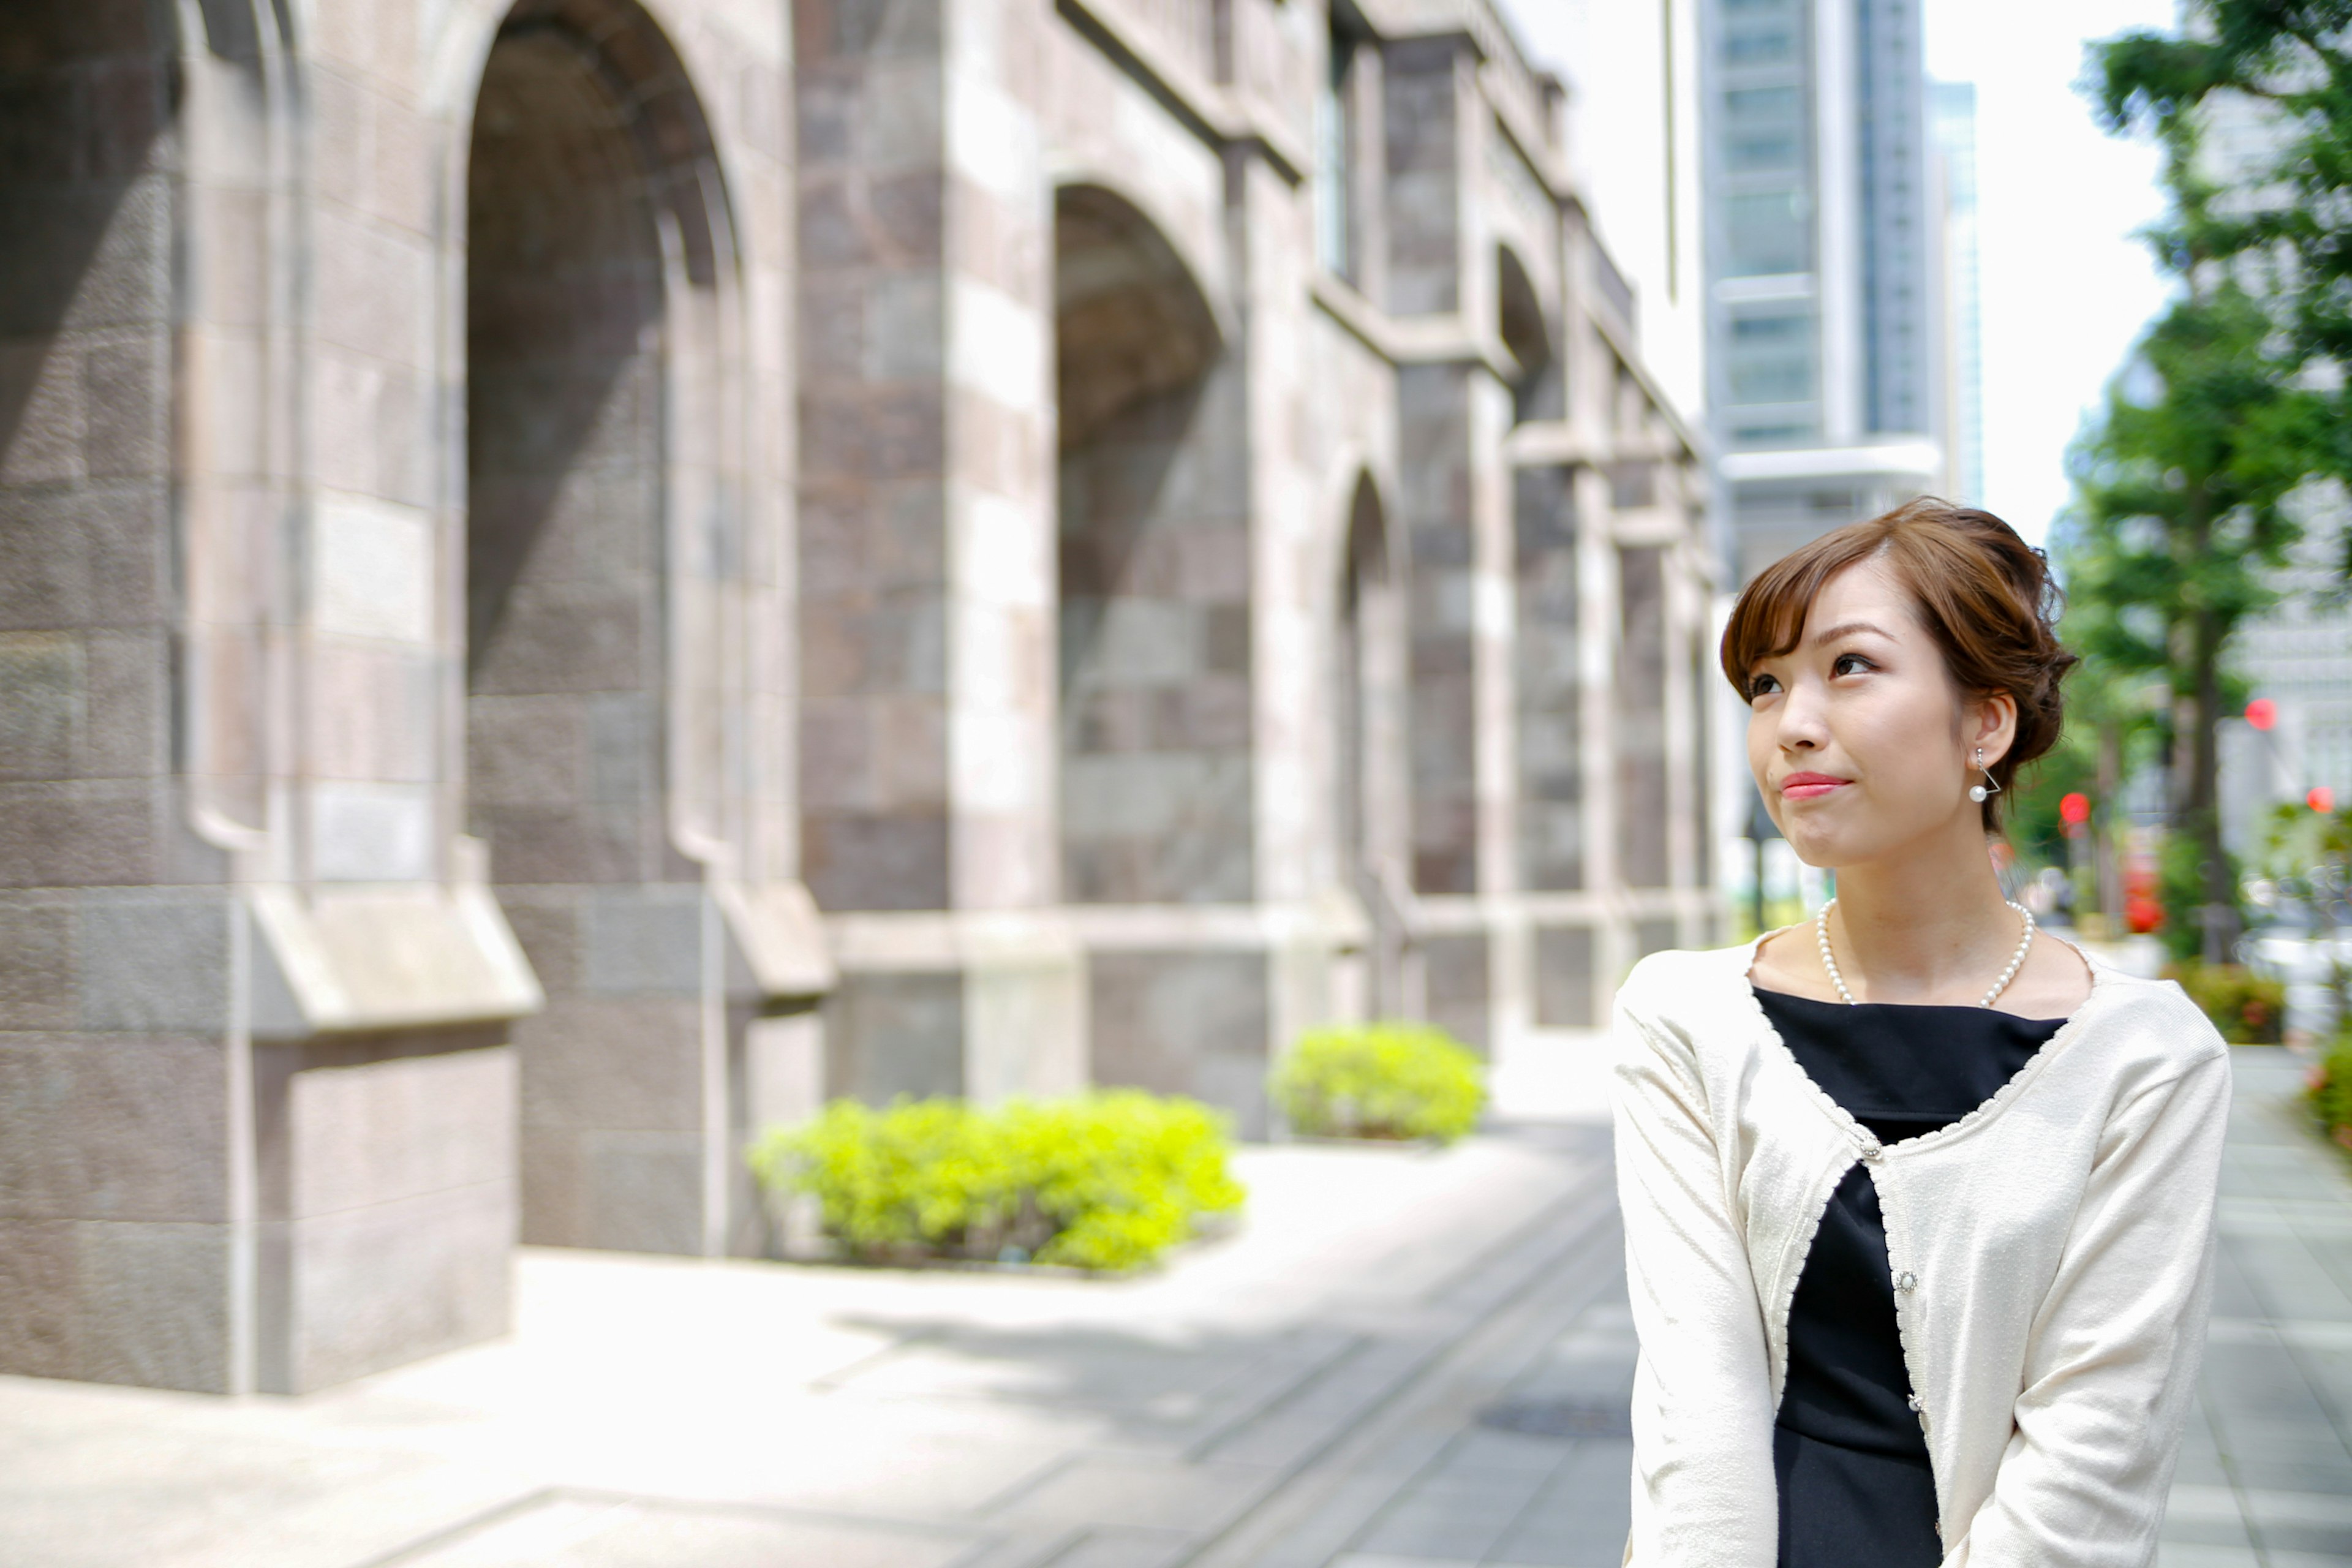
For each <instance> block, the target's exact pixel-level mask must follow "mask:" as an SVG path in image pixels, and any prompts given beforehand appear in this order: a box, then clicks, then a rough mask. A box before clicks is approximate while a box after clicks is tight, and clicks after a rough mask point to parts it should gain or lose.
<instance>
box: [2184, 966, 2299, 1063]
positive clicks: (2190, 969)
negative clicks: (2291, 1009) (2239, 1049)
mask: <svg viewBox="0 0 2352 1568" xmlns="http://www.w3.org/2000/svg"><path fill="white" fill-rule="evenodd" d="M2164 977H2165V978H2166V979H2167V980H2178V981H2179V982H2180V988H2181V989H2182V990H2183V991H2186V992H2188V993H2189V1000H2190V1001H2191V1002H2194V1003H2196V1004H2197V1005H2198V1006H2199V1007H2200V1008H2201V1009H2202V1010H2203V1011H2204V1014H2205V1016H2207V1017H2208V1018H2210V1019H2212V1020H2213V1026H2214V1027H2215V1028H2217V1029H2219V1030H2221V1037H2222V1038H2223V1039H2225V1040H2227V1041H2229V1042H2230V1043H2231V1045H2233V1046H2274V1045H2277V1044H2278V1043H2279V1042H2280V1041H2281V1040H2283V1039H2284V1038H2285V1037H2286V986H2285V985H2284V984H2283V983H2282V982H2279V981H2276V980H2265V979H2263V977H2262V976H2261V975H2259V974H2256V973H2254V972H2253V971H2252V970H2250V969H2248V968H2246V967H2245V966H2244V965H2243V964H2239V963H2198V962H2196V961H2195V960H2193V959H2191V960H2186V961H2183V962H2181V963H2168V964H2166V965H2165V966H2164Z"/></svg>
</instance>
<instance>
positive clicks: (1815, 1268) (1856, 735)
mask: <svg viewBox="0 0 2352 1568" xmlns="http://www.w3.org/2000/svg"><path fill="white" fill-rule="evenodd" d="M2055 597H2056V595H2055V594H2054V591H2053V588H2052V586H2051V584H2049V583H2048V581H2047V579H2046V577H2045V572H2044V565H2043V562H2042V557H2041V554H2040V552H2036V551H2034V550H2032V549H2031V548H2029V547H2028V546H2027V545H2025V544H2024V543H2023V542H2021V541H2020V540H2019V539H2018V537H2017V535H2016V534H2015V533H2013V532H2011V531H2010V529H2009V527H2008V526H2007V525H2006V524H2004V523H2002V522H2001V521H2000V520H1999V519H1998V518H1994V517H1992V516H1990V515H1989V514H1987V513H1984V512H1981V511H1972V510H1962V509H1959V508H1955V507H1950V506H1947V505H1945V504H1943V503H1941V502H1937V501H1919V502H1915V503H1913V504H1912V505H1909V506H1906V507H1904V508H1902V509H1900V510H1896V511H1893V512H1889V513H1888V514H1886V515H1885V516H1884V517H1879V518H1874V519H1872V520H1871V521H1867V522H1859V523H1854V524H1852V525H1850V526H1848V527H1845V528H1843V529H1840V530H1838V531H1835V532H1833V533H1831V534H1829V535H1827V536H1825V537H1823V538H1822V539H1820V540H1817V541H1815V542H1813V543H1811V544H1810V545H1808V546H1806V547H1805V548H1804V549H1802V550H1800V551H1798V552H1795V553H1794V554H1792V555H1790V556H1789V557H1788V558H1786V559H1785V560H1782V561H1780V562H1779V563H1776V564H1775V565H1773V566H1772V567H1771V568H1769V570H1767V571H1766V572H1765V573H1764V574H1762V575H1760V576H1759V577H1758V578H1757V579H1756V581H1755V582H1754V583H1753V584H1750V585H1749V586H1748V589H1747V591H1746V592H1745V593H1743V594H1742V595H1740V598H1739V603H1738V606H1737V607H1736V608H1735V609H1734V611H1733V612H1732V617H1731V624H1730V626H1729V627H1728V629H1727V631H1726V633H1725V635H1724V639H1723V670H1724V674H1725V675H1726V676H1727V677H1728V678H1729V679H1730V680H1731V682H1732V684H1733V685H1734V686H1735V687H1737V688H1738V690H1739V692H1740V694H1741V696H1742V697H1743V698H1744V699H1746V700H1747V701H1748V707H1749V718H1748V764H1749V766H1750V768H1751V769H1752V770H1753V772H1754V773H1755V775H1756V783H1757V786H1758V787H1759V789H1761V790H1762V791H1763V794H1764V801H1765V805H1766V807H1767V809H1768V810H1769V811H1770V813H1771V816H1772V820H1773V822H1774V824H1775V825H1777V826H1779V828H1780V832H1781V834H1782V835H1783V836H1784V837H1786V838H1787V839H1788V841H1789V843H1790V847H1793V848H1794V849H1795V850H1796V852H1797V854H1798V856H1799V858H1801V859H1803V860H1804V861H1805V862H1806V863H1807V864H1809V865H1813V866H1820V867H1823V868H1829V869H1831V870H1832V871H1834V872H1835V873H1836V879H1837V881H1836V886H1837V897H1836V898H1835V899H1834V900H1832V901H1831V903H1830V904H1829V905H1828V906H1827V907H1826V908H1824V909H1823V910H1822V912H1821V915H1820V917H1819V918H1818V919H1817V920H1813V921H1807V922H1805V923H1803V924H1801V925H1798V926H1791V927H1789V928H1786V929H1784V930H1781V931H1773V932H1770V933H1769V934H1767V935H1765V936H1763V937H1761V938H1759V940H1758V941H1757V942H1753V943H1750V944H1749V945H1748V946H1746V947H1741V948H1736V949H1727V950H1724V951H1720V952H1665V953H1658V954H1655V955H1654V956H1653V957H1651V958H1648V959H1646V960H1644V961H1643V963H1641V964H1640V965H1639V966H1638V967H1637V968H1635V970H1634V971H1633V974H1632V975H1631V976H1630V977H1629V978H1628V979H1627V981H1626V983H1625V985H1624V988H1623V990H1622V993H1621V994H1620V996H1619V1000H1618V1014H1617V1024H1616V1027H1617V1032H1618V1036H1619V1046H1620V1053H1621V1059H1620V1064H1619V1066H1618V1068H1617V1073H1616V1081H1615V1096H1616V1123H1617V1161H1618V1184H1619V1191H1620V1196H1621V1200H1622V1204H1623V1206H1624V1214H1625V1232H1626V1259H1627V1269H1628V1274H1629V1279H1630V1284H1631V1288H1632V1295H1633V1317H1634V1322H1635V1326H1636V1328H1637V1329H1638V1330H1639V1332H1640V1335H1641V1343H1642V1354H1641V1361H1640V1364H1639V1367H1638V1369H1637V1371H1636V1373H1635V1378H1634V1394H1633V1536H1632V1539H1631V1541H1630V1542H1628V1544H1627V1549H1626V1561H1627V1562H1628V1563H1633V1564H1639V1565H1641V1568H1650V1565H1652V1564H1668V1563H1673V1564H1681V1563H1706V1564H1726V1565H1732V1564H1736V1565H1740V1568H1762V1565H1763V1564H1767V1563H1779V1564H1781V1565H1782V1568H1862V1565H1864V1564H1867V1565H1869V1568H1912V1565H1914V1564H1920V1565H1925V1564H1934V1563H1945V1564H1947V1565H1948V1568H1961V1565H1975V1568H2021V1565H2024V1564H2067V1565H2070V1568H2072V1565H2076V1564H2108V1563H2114V1564H2126V1563H2130V1564H2138V1563H2147V1562H2148V1561H2149V1559H2150V1558H2151V1557H2152V1556H2153V1554H2154V1552H2155V1542H2156V1531H2157V1527H2158V1523H2159V1521H2161V1519H2162V1517H2163V1512H2164V1502H2165V1495H2166V1489H2167V1487H2168V1484H2169V1480H2170V1477H2171V1473H2172V1467H2173V1460H2174V1458H2175V1456H2176V1454H2177V1451H2178V1449H2179V1441H2180V1434H2181V1428H2182V1426H2183V1424H2184V1423H2185V1421H2186V1419H2187V1414H2188V1409H2189V1399H2190V1396H2191V1392H2192V1389H2193V1387H2194V1385H2195V1382H2196V1372H2197V1363H2198V1361H2199V1359H2200V1354H2201V1352H2202V1349H2203V1340H2204V1326H2205V1317H2206V1305H2207V1300H2208V1297H2209V1294H2210V1282H2211V1272H2212V1269H2211V1255H2212V1214H2213V1200H2214V1188H2215V1184H2216V1182H2217V1179H2218V1174H2219V1168H2220V1163H2221V1135H2222V1123H2223V1121H2224V1119H2225V1117H2226V1116H2227V1113H2228V1107H2229V1099H2230V1064H2229V1058H2228V1054H2227V1051H2226V1048H2225V1047H2223V1045H2222V1043H2221V1039H2220V1037H2218V1036H2217V1035H2216V1034H2215V1033H2214V1031H2213V1028H2212V1026H2210V1024H2208V1023H2207V1022H2206V1021H2205V1018H2204V1017H2203V1016H2202V1015H2201V1014H2200V1013H2199V1012H2198V1010H2197V1009H2196V1008H2195V1007H2194V1006H2193V1005H2190V1004H2189V1001H2188V999H2187V998H2186V997H2185V996H2184V995H2183V994H2181V992H2180V990H2179V987H2177V986H2175V985H2173V984H2169V983H2159V982H2155V981H2147V980H2139V979H2135V978H2133V977H2132V976H2130V975H2127V974H2125V973H2121V972H2119V971H2117V970H2115V969H2113V968H2110V967H2108V966H2106V965H2105V964H2103V963H2098V962H2097V961H2095V960H2091V959H2088V958H2086V957H2085V955H2084V954H2083V953H2082V952H2079V951H2078V950H2076V949H2075V948H2074V947H2073V946H2072V945H2071V944H2069V943H2066V942H2059V941H2055V940H2053V939H2051V938H2049V937H2047V936H2046V935H2042V934H2041V933H2038V932H2037V931H2035V929H2034V926H2033V921H2032V916H2031V915H2030V914H2028V913H2027V912H2026V911H2025V910H2023V909H2021V908H2020V907H2018V906H2017V905H2014V904H2010V903H2006V902H2005V901H2004V900H2003V899H2002V897H2001V893H2000V884H1999V882H1998V881H1997V880H1996V879H1995V878H1994V875H1993V871H1992V867H1991V863H1990V858H1989V856H1988V854H1987V838H1988V837H1989V836H1990V834H1992V833H1993V832H1994V831H1995V829H1996V828H1997V826H1998V824H1999V820H2000V804H2001V802H2002V800H2003V799H2004V798H2005V795H2006V792H2007V791H2008V790H2009V788H2010V786H2011V780H2012V779H2013V778H2014V777H2015V775H2016V773H2017V769H2018V767H2019V765H2020V764H2021V763H2026V762H2030V761H2032V759H2033V758H2034V757H2037V756H2039V755H2041V754H2042V752H2046V751H2048V750H2049V749H2050V747H2051V746H2052V745H2053V743H2054V742H2056V740H2057V738H2058V728H2059V718H2060V706H2059V691H2058V687H2059V681H2060V679H2061V678H2062V677H2063V675H2064V674H2065V672H2066V670H2067V668H2069V667H2070V666H2071V665H2072V664H2073V663H2074V658H2073V656H2071V655H2070V654H2068V653H2067V652H2066V651H2065V650H2064V649H2063V648H2062V647H2059V645H2058V642H2057V640H2056V638H2055V637H2054V636H2053V633H2052V630H2051V624H2050V622H2051V615H2052V604H2053V600H2054V599H2055Z"/></svg>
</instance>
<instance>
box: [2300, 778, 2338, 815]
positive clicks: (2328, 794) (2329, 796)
mask: <svg viewBox="0 0 2352 1568" xmlns="http://www.w3.org/2000/svg"><path fill="white" fill-rule="evenodd" d="M2303 803H2304V804H2305V805H2307V806H2309V807H2311V809H2312V810H2314V811H2334V810H2335V809H2336V792H2335V791H2334V790H2332V789H2329V788H2328V787H2327V786H2326V784H2318V785H2315V786H2314V787H2313V789H2312V792H2311V793H2310V794H2309V795H2305V796H2304V797H2303Z"/></svg>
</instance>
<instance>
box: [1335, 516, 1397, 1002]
mask: <svg viewBox="0 0 2352 1568" xmlns="http://www.w3.org/2000/svg"><path fill="white" fill-rule="evenodd" d="M1336 587H1337V596H1336V614H1335V615H1334V616H1333V625H1332V637H1331V678H1330V683H1329V691H1330V712H1331V724H1332V736H1331V759H1332V768H1331V789H1332V800H1331V805H1332V821H1333V823H1334V824H1335V826H1336V832H1335V834H1334V840H1335V844H1336V847H1337V849H1338V854H1339V880H1340V882H1341V884H1342V885H1343V886H1345V887H1346V888H1347V889H1349V891H1350V892H1351V893H1353V894H1354V895H1355V896H1356V898H1357V900H1358V901H1359V902H1360V903H1361V905H1362V906H1363V909H1364V912H1365V915H1366V917H1367V919H1368V920H1369V921H1370V926H1371V932H1372V938H1371V951H1370V954H1369V955H1368V956H1369V958H1370V963H1369V965H1368V969H1369V973H1368V976H1367V978H1368V980H1369V982H1370V984H1369V986H1368V991H1369V994H1368V995H1367V997H1366V998H1365V1000H1366V1003H1367V1005H1369V1006H1370V1009H1371V1011H1372V1012H1373V1013H1374V1014H1375V1015H1376V1016H1380V1015H1395V1014H1399V1013H1402V1012H1403V1011H1406V1010H1407V1001H1408V998H1407V996H1406V994H1405V963H1406V957H1407V948H1408V946H1409V944H1410V942H1411V941H1412V919H1411V914H1410V911H1409V909H1408V905H1409V902H1410V900H1411V898H1412V890H1411V888H1410V886H1409V885H1408V879H1407V878H1406V876H1405V869H1404V861H1405V837H1406V834H1407V831H1408V825H1407V822H1406V816H1405V773H1406V763H1405V733H1404V731H1405V719H1404V713H1405V705H1406V679H1407V677H1406V670H1405V663H1406V649H1405V639H1404V600H1403V595H1402V593H1401V592H1400V589H1399V585H1398V582H1397V574H1396V572H1395V569H1394V566H1393V563H1391V559H1390V542H1389V537H1388V521H1387V518H1386V516H1385V514H1384V512H1383V510H1382V509H1381V497H1380V491H1379V489H1378V488H1377V487H1375V486H1374V484H1373V483H1372V479H1371V476H1370V475H1369V474H1366V475H1363V476H1361V477H1360V479H1358V480H1357V482H1356V488H1355V492H1354V494H1353V496H1352V498H1351V499H1350V501H1349V509H1348V529H1347V534H1346V537H1345V539H1344V541H1343V543H1342V548H1341V553H1340V559H1339V582H1338V584H1336Z"/></svg>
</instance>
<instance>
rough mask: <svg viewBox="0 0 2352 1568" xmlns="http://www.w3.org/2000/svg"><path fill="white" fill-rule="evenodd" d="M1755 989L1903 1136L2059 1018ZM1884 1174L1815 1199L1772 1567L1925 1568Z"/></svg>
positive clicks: (1984, 1085)
mask: <svg viewBox="0 0 2352 1568" xmlns="http://www.w3.org/2000/svg"><path fill="white" fill-rule="evenodd" d="M1756 999H1757V1000H1758V1001H1759V1003H1761V1004H1762V1005H1763V1008H1764V1015H1765V1016H1766V1017H1768V1018H1769V1019H1770V1020H1771V1021H1772V1026H1773V1028H1775V1029H1776V1030H1778V1031H1779V1032H1780V1038H1781V1040H1782V1041H1783V1042H1785V1043H1786V1044H1787V1046H1788V1047H1789V1050H1790V1054H1791V1055H1793V1056H1794V1057H1795V1058H1797V1065H1798V1066H1800V1067H1801V1068H1804V1069H1805V1074H1806V1076H1807V1077H1809V1078H1811V1079H1812V1080H1813V1082H1814V1083H1816V1084H1818V1085H1819V1086H1820V1087H1821V1088H1822V1090H1823V1091H1824V1092H1826V1093H1827V1094H1828V1095H1829V1097H1830V1098H1831V1099H1832V1100H1835V1101H1837V1102H1838V1104H1839V1105H1841V1106H1843V1108H1844V1109H1845V1112H1846V1114H1847V1115H1849V1116H1851V1117H1853V1119H1854V1120H1855V1121H1859V1122H1861V1123H1862V1124H1863V1125H1864V1127H1867V1128H1869V1129H1870V1131H1872V1132H1873V1133H1874V1134H1876V1135H1877V1138H1878V1140H1879V1142H1882V1143H1896V1142H1902V1141H1903V1140H1904V1139H1906V1138H1916V1137H1918V1136H1920V1135H1921V1134H1923V1133H1927V1132H1933V1131H1936V1130H1937V1128H1939V1127H1948V1126H1949V1125H1950V1124H1951V1123H1953V1122H1955V1121H1958V1120H1960V1119H1961V1118H1962V1117H1964V1116H1966V1115H1967V1114H1968V1113H1969V1111H1971V1110H1975V1109H1976V1108H1977V1107H1978V1106H1979V1105H1981V1104H1983V1103H1984V1102H1985V1101H1986V1100H1990V1099H1991V1098H1992V1097H1993V1096H1994V1095H1995V1094H1996V1093H1998V1092H2000V1088H2001V1086H2002V1085H2003V1084H2005V1083H2007V1082H2008V1081H2009V1080H2010V1079H2012V1078H2014V1077H2015V1076H2017V1073H2018V1071H2019V1070H2020V1069H2021V1068H2023V1067H2024V1066H2025V1064H2026V1063H2027V1062H2029V1061H2031V1060H2032V1058H2033V1056H2034V1054H2035V1053H2036V1052H2038V1051H2039V1050H2041V1048H2042V1046H2044V1045H2045V1044H2047V1043H2048V1042H2049V1040H2050V1037H2052V1036H2053V1035H2055V1034H2056V1033H2057V1032H2058V1030H2059V1028H2060V1026H2062V1025H2063V1023H2064V1022H2065V1020H2064V1019H2063V1018H2020V1017H2017V1016H2013V1015H2011V1014H2008V1013H2002V1012H1999V1011H1997V1010H1995V1009H1993V1008H1990V1007H1916V1006H1898V1005H1891V1004H1885V1003H1870V1002H1865V1003H1862V1004H1860V1005H1847V1004H1845V1003H1843V1002H1815V1001H1811V1000H1810V999H1808V998H1806V997H1802V996H1790V995H1786V994H1782V993H1780V992H1777V991H1763V990H1759V991H1758V992H1757V993H1756ZM1910 1398H1911V1379H1910V1374H1909V1373H1908V1372H1907V1371H1906V1369H1905V1367H1904V1364H1903V1341H1902V1337H1901V1335H1900V1334H1899V1333H1898V1332H1897V1331H1896V1328H1895V1281H1894V1279H1893V1271H1892V1269H1891V1268H1890V1266H1889V1265H1888V1263H1887V1260H1886V1222H1885V1217H1884V1216H1883V1215H1881V1214H1880V1213H1879V1208H1878V1188H1877V1187H1876V1185H1875V1184H1873V1182H1872V1181H1871V1179H1870V1170H1869V1167H1868V1166H1866V1165H1864V1164H1863V1163H1861V1162H1860V1161H1859V1160H1857V1161H1856V1162H1855V1163H1854V1165H1853V1169H1852V1170H1849V1171H1848V1172H1846V1173H1845V1177H1844V1179H1843V1181H1841V1182H1840V1183H1839V1184H1838V1186H1837V1190H1836V1192H1834V1193H1833V1194H1831V1196H1830V1201H1829V1206H1828V1207H1827V1208H1826V1209H1824V1210H1823V1211H1822V1223H1821V1228H1820V1230H1819V1231H1818V1232H1816V1233H1815V1235H1814V1237H1813V1245H1812V1248H1811V1251H1809V1252H1808V1253H1807V1254H1806V1255H1805V1268H1804V1272H1803V1273H1802V1274H1801V1275H1800V1276H1799V1277H1798V1279H1797V1293H1796V1297H1795V1300H1793V1301H1792V1302H1791V1303H1790V1309H1789V1372H1788V1381H1787V1384H1786V1385H1785V1387H1784V1388H1783V1391H1782V1393H1781V1396H1780V1414H1779V1416H1778V1418H1777V1430H1776V1431H1775V1432H1774V1434H1773V1454H1772V1458H1773V1468H1774V1470H1775V1472H1776V1474H1777V1476H1778V1478H1779V1480H1780V1568H1851V1565H1853V1564H1857V1563H1872V1564H1874V1565H1883V1568H1906V1565H1907V1564H1911V1563H1918V1564H1922V1565H1923V1568H1934V1564H1936V1563H1939V1562H1941V1561H1942V1559H1943V1548H1942V1546H1941V1544H1940V1543H1939V1542H1937V1538H1936V1483H1935V1477H1934V1474H1933V1472H1932V1471H1931V1470H1930V1469H1929V1468H1928V1465H1927V1439H1926V1437H1925V1436H1923V1435H1922V1433H1921V1430H1920V1426H1919V1418H1918V1416H1917V1415H1915V1414H1914V1413H1913V1412H1912V1410H1911V1407H1910Z"/></svg>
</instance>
